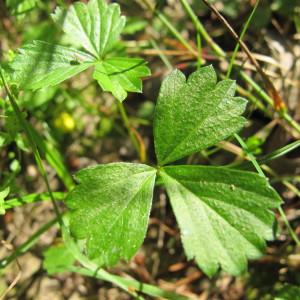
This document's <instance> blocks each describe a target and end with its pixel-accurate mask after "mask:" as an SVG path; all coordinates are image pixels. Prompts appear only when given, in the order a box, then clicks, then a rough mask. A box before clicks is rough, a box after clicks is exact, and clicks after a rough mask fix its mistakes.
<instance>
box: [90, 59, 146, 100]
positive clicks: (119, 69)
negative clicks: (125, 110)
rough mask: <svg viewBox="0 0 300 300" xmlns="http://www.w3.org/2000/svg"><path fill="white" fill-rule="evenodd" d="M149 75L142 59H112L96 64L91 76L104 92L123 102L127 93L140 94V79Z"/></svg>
mask: <svg viewBox="0 0 300 300" xmlns="http://www.w3.org/2000/svg"><path fill="white" fill-rule="evenodd" d="M149 75H150V70H149V68H147V67H146V65H145V61H144V60H143V59H139V58H127V57H114V58H108V59H106V60H104V61H102V62H99V63H97V64H96V67H95V72H94V75H93V76H94V79H96V80H97V81H98V83H99V85H100V86H101V88H102V89H103V90H104V91H106V92H111V93H112V94H113V95H114V96H115V97H116V98H117V99H118V100H119V101H123V100H124V99H125V98H126V97H127V92H136V93H140V92H142V80H141V77H145V76H149Z"/></svg>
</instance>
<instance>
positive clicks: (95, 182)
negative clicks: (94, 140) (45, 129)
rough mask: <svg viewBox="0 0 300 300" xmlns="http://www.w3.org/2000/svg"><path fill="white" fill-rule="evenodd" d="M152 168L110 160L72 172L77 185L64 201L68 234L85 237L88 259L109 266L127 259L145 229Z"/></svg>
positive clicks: (138, 245)
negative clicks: (66, 211) (67, 211)
mask: <svg viewBox="0 0 300 300" xmlns="http://www.w3.org/2000/svg"><path fill="white" fill-rule="evenodd" d="M155 176H156V170H155V169H153V168H152V167H149V166H146V165H140V164H130V163H112V164H107V165H98V166H96V167H92V168H88V169H84V170H82V171H80V172H78V173H77V174H76V179H77V181H78V182H79V185H78V186H77V187H76V188H75V189H74V190H73V191H71V192H70V194H69V195H68V197H67V199H66V204H67V206H68V208H69V209H70V210H71V212H70V229H71V233H72V235H73V236H74V237H76V238H77V239H86V251H87V255H88V256H89V258H90V259H95V260H96V261H97V263H98V264H99V265H106V266H111V265H114V264H115V263H116V262H117V261H119V260H120V259H121V258H123V259H126V260H129V259H130V258H131V257H132V256H133V255H134V254H135V253H136V251H137V250H138V249H139V247H140V245H141V244H142V242H143V240H144V238H145V235H146V230H147V225H148V219H149V214H150V208H151V202H152V194H153V188H154V182H155Z"/></svg>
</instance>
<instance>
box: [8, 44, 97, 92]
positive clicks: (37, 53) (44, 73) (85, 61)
mask: <svg viewBox="0 0 300 300" xmlns="http://www.w3.org/2000/svg"><path fill="white" fill-rule="evenodd" d="M19 52H20V54H19V55H17V56H16V58H15V60H14V61H13V63H12V65H11V66H12V68H13V69H14V71H15V73H14V79H15V80H16V81H17V82H18V83H19V84H20V86H21V87H22V88H25V89H32V90H36V89H39V88H43V87H48V86H53V85H56V84H58V83H60V82H62V81H64V80H66V79H68V78H70V77H72V76H74V75H76V74H78V73H80V72H82V71H84V70H86V69H87V68H88V67H90V66H91V65H92V64H93V61H94V58H93V56H91V55H89V54H87V53H85V52H82V51H78V50H74V49H70V48H67V47H63V46H59V45H52V44H49V43H46V42H42V41H34V42H33V43H31V44H28V45H25V46H24V47H23V48H22V49H20V50H19Z"/></svg>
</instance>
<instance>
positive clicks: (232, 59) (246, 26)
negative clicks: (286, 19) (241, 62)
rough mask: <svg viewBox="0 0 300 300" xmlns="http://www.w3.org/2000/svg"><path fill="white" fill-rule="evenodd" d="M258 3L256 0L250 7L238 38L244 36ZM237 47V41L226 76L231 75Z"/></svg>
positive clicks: (238, 46) (258, 0) (238, 47)
mask: <svg viewBox="0 0 300 300" xmlns="http://www.w3.org/2000/svg"><path fill="white" fill-rule="evenodd" d="M259 3H260V0H257V1H256V3H255V5H254V7H253V9H252V12H251V14H250V16H249V18H248V19H247V21H246V23H245V25H244V27H243V30H242V32H241V35H240V40H243V39H244V36H245V34H246V32H247V30H248V28H249V26H250V23H251V21H252V18H253V16H254V14H255V12H256V9H257V7H258V5H259ZM239 49H240V44H239V43H237V44H236V46H235V49H234V51H233V54H232V57H231V59H230V64H229V67H228V71H227V74H226V78H230V75H231V72H232V69H233V65H234V63H235V59H236V56H237V53H238V51H239Z"/></svg>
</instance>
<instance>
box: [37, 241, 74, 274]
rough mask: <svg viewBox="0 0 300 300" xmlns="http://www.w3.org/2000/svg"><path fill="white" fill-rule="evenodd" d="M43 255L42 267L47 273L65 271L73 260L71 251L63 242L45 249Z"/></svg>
mask: <svg viewBox="0 0 300 300" xmlns="http://www.w3.org/2000/svg"><path fill="white" fill-rule="evenodd" d="M44 257H45V259H44V261H43V267H44V269H45V270H46V271H47V273H48V274H49V275H53V274H56V273H62V272H65V271H67V268H68V267H70V266H72V265H73V264H74V262H75V258H74V256H73V255H72V253H71V251H70V250H69V249H68V248H67V247H66V246H65V245H64V244H60V245H57V246H53V247H51V248H49V249H47V250H46V251H45V252H44Z"/></svg>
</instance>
